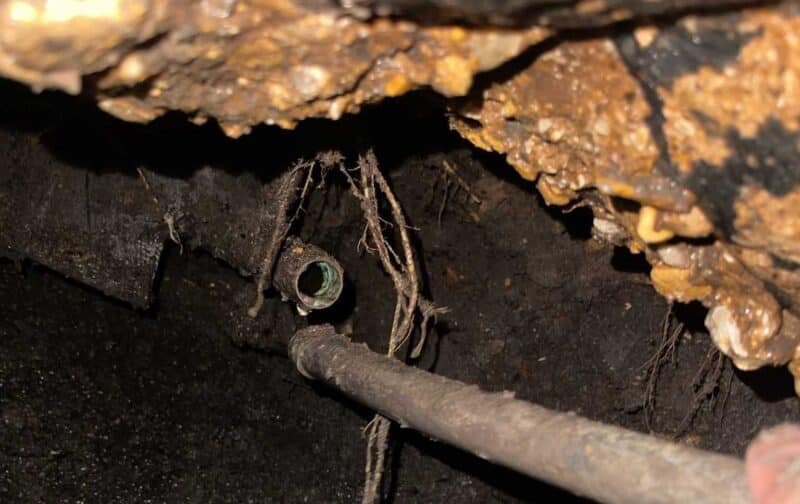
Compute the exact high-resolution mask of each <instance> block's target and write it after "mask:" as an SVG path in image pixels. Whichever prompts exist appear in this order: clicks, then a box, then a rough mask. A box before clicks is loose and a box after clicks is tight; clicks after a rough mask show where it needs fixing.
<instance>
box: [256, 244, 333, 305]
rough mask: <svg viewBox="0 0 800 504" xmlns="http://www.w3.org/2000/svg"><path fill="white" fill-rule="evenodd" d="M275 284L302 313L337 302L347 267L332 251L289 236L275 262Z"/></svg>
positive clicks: (273, 281)
mask: <svg viewBox="0 0 800 504" xmlns="http://www.w3.org/2000/svg"><path fill="white" fill-rule="evenodd" d="M272 284H273V285H274V286H275V288H276V289H277V290H278V291H279V292H280V293H281V296H282V297H283V298H284V300H287V299H289V300H292V301H294V302H295V303H296V305H297V311H298V312H300V314H301V315H304V316H305V315H307V314H308V313H309V312H311V311H313V310H323V309H325V308H328V307H330V306H331V305H333V304H334V303H335V302H336V300H338V299H339V296H340V295H341V294H342V288H343V286H344V270H343V269H342V267H341V265H339V262H338V261H337V260H336V259H334V258H333V256H331V255H330V254H328V253H327V252H325V251H324V250H322V249H321V248H319V247H317V246H316V245H311V244H308V243H304V242H303V241H302V240H300V239H299V238H297V237H289V238H287V239H286V244H285V246H284V249H283V251H282V252H281V254H280V256H279V257H278V261H277V264H276V265H275V273H274V276H273V278H272Z"/></svg>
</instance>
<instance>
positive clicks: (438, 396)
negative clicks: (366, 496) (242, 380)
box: [289, 325, 750, 504]
mask: <svg viewBox="0 0 800 504" xmlns="http://www.w3.org/2000/svg"><path fill="white" fill-rule="evenodd" d="M289 354H290V356H291V358H292V360H293V361H294V363H295V365H296V366H297V369H298V370H299V371H300V373H301V374H303V375H304V376H306V377H307V378H310V379H313V380H319V381H322V382H325V383H327V384H328V385H330V386H332V387H334V388H336V389H338V390H340V391H342V392H343V393H345V394H347V395H348V396H349V397H351V398H353V399H355V400H356V401H358V402H360V403H362V404H365V405H367V406H369V407H370V408H372V409H374V410H376V411H378V412H380V413H381V414H382V415H384V416H387V417H389V418H391V419H393V420H395V421H396V422H397V423H399V424H400V426H401V427H404V428H413V429H415V430H418V431H420V432H422V433H423V434H425V435H427V436H430V437H432V438H435V439H438V440H441V441H445V442H447V443H450V444H452V445H454V446H457V447H458V448H461V449H463V450H466V451H469V452H471V453H474V454H476V455H478V456H479V457H481V458H483V459H486V460H489V461H492V462H495V463H498V464H501V465H504V466H506V467H509V468H511V469H514V470H516V471H519V472H521V473H524V474H527V475H529V476H533V477H534V478H537V479H540V480H543V481H546V482H548V483H550V484H553V485H556V486H559V487H561V488H564V489H566V490H569V491H571V492H573V493H575V494H578V495H581V496H585V497H590V498H592V499H595V500H597V501H599V502H605V503H624V504H628V503H630V504H642V503H681V504H683V503H689V502H703V503H708V504H715V503H720V504H721V503H725V504H735V503H746V502H750V499H749V496H748V495H749V494H748V492H747V485H746V478H745V472H744V464H743V462H742V461H741V460H739V459H736V458H733V457H729V456H725V455H719V454H714V453H711V452H706V451H703V450H697V449H694V448H690V447H687V446H683V445H680V444H677V443H673V442H670V441H666V440H663V439H659V438H656V437H654V436H649V435H646V434H641V433H638V432H633V431H630V430H627V429H623V428H620V427H615V426H611V425H606V424H603V423H600V422H595V421H592V420H588V419H585V418H582V417H580V416H577V415H575V414H572V413H559V412H555V411H552V410H549V409H547V408H544V407H541V406H537V405H535V404H532V403H529V402H526V401H521V400H518V399H514V396H513V393H511V392H499V393H490V392H484V391H482V390H480V389H479V388H478V387H477V386H475V385H467V384H464V383H461V382H459V381H455V380H450V379H448V378H444V377H442V376H438V375H435V374H432V373H428V372H426V371H423V370H421V369H418V368H414V367H410V366H407V365H405V364H403V363H401V362H400V361H398V360H395V359H390V358H388V357H386V356H383V355H379V354H377V353H375V352H372V351H371V350H369V348H367V346H366V345H364V344H356V343H352V342H351V341H350V340H349V339H348V338H346V337H344V336H341V335H338V334H336V331H335V330H334V329H333V327H331V326H329V325H319V326H311V327H308V328H306V329H303V330H301V331H299V332H297V333H296V334H295V335H294V336H293V337H292V339H291V341H290V343H289Z"/></svg>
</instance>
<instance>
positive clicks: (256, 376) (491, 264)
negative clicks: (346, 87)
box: [0, 96, 800, 503]
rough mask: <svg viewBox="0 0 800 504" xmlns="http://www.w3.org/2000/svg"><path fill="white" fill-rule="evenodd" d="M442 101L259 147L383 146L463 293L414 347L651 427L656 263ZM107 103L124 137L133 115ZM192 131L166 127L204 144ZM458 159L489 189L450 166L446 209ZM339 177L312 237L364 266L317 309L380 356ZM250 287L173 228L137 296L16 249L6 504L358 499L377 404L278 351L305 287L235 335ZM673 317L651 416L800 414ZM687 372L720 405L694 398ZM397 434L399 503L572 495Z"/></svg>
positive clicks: (743, 426)
mask: <svg viewBox="0 0 800 504" xmlns="http://www.w3.org/2000/svg"><path fill="white" fill-rule="evenodd" d="M30 99H31V100H32V101H34V102H36V100H40V99H38V98H37V99H34V98H30ZM41 100H46V98H42V99H41ZM56 103H57V104H59V106H63V102H62V101H60V99H56ZM437 107H438V104H436V103H432V102H430V101H428V98H427V97H425V96H416V97H412V98H410V99H408V100H406V101H402V102H400V103H399V104H398V105H395V106H386V107H381V108H378V109H374V110H371V111H368V112H367V113H366V114H364V116H363V117H361V118H358V119H353V120H349V121H345V122H343V123H342V124H337V125H333V126H332V125H330V124H329V123H314V124H312V125H311V126H308V127H302V128H300V130H299V131H297V132H293V133H283V132H275V131H274V130H272V129H264V130H261V131H257V132H256V133H254V134H253V135H252V136H251V138H249V139H248V140H247V142H248V143H247V145H249V146H250V147H249V149H250V150H249V152H251V151H253V150H254V149H252V146H253V145H257V144H261V145H264V146H276V145H281V143H280V142H285V141H287V140H286V139H287V138H291V141H290V142H289V143H290V144H291V147H285V148H284V149H282V150H281V151H280V152H279V153H277V154H275V157H274V158H270V156H271V155H272V153H271V151H272V150H275V149H276V148H273V149H270V148H266V147H265V148H264V149H263V156H265V159H267V160H272V161H274V162H270V163H269V164H270V165H274V164H276V163H278V162H280V163H282V164H281V166H286V165H287V163H288V160H289V159H291V157H292V156H293V155H299V154H301V153H302V152H303V151H304V150H308V151H314V149H316V148H317V147H318V146H320V145H321V144H325V145H327V146H330V145H334V146H337V145H341V146H342V148H343V149H344V150H345V151H346V152H347V153H348V154H350V155H352V152H353V151H357V150H358V149H359V148H361V147H363V146H372V147H374V148H375V149H376V154H377V157H378V159H379V161H380V162H381V163H382V168H383V169H384V170H385V171H386V172H388V173H390V175H391V182H392V184H393V186H394V188H395V190H396V192H397V195H398V197H399V198H400V200H401V201H402V203H403V204H404V206H405V209H406V211H407V213H408V216H409V219H410V221H411V223H412V224H413V225H414V226H415V227H417V228H418V229H419V231H418V232H417V233H416V242H417V246H418V248H419V251H420V260H421V261H422V264H423V269H424V273H425V275H424V277H425V281H426V285H427V291H428V293H429V294H430V296H431V297H432V299H433V300H434V301H435V302H436V303H437V304H439V305H443V306H447V307H449V308H450V310H451V311H450V313H449V314H447V315H446V316H444V317H442V318H441V319H440V320H439V322H438V324H437V326H436V330H435V331H434V334H433V335H432V338H431V340H430V341H429V344H428V346H427V349H426V351H425V353H424V355H423V356H422V358H421V359H420V361H419V363H418V365H420V366H421V367H424V368H426V369H430V370H432V371H434V372H436V373H439V374H442V375H445V376H449V377H453V378H457V379H459V380H463V381H465V382H470V383H477V384H480V385H481V386H482V387H484V388H487V389H491V390H503V389H506V390H513V391H515V392H516V393H517V395H518V396H519V397H521V398H524V399H528V400H531V401H535V402H537V403H540V404H543V405H545V406H548V407H552V408H555V409H558V410H563V411H567V410H569V411H575V412H577V413H579V414H581V415H585V416H587V417H590V418H594V419H598V420H602V421H606V422H611V423H615V424H619V425H623V426H625V427H629V428H633V429H637V430H646V425H645V415H644V410H643V403H644V391H645V387H646V382H647V366H646V363H647V362H648V361H649V359H650V358H651V357H652V355H653V354H654V353H655V351H656V348H657V346H658V344H659V342H660V339H661V338H662V325H663V322H664V318H665V316H666V315H667V312H668V306H667V303H666V302H665V301H664V300H663V299H662V298H660V297H659V296H658V295H657V294H656V293H655V291H654V290H653V288H652V287H651V286H650V285H649V283H648V277H647V275H646V272H647V266H646V264H645V262H644V261H643V260H642V259H641V258H638V257H635V256H631V255H630V254H628V253H627V252H624V251H621V250H614V249H613V248H612V247H610V246H606V245H601V244H597V243H595V242H594V241H593V240H591V239H590V238H589V229H590V225H591V216H590V215H588V213H587V212H586V211H585V210H580V209H578V210H575V211H573V212H571V213H566V214H563V213H561V212H560V211H558V210H555V209H549V208H546V207H545V206H543V204H542V203H541V201H540V200H539V199H538V198H537V196H536V194H535V191H534V190H533V188H532V186H531V185H530V184H528V183H523V182H521V181H520V180H519V179H518V177H517V176H516V175H515V174H514V173H513V171H512V170H511V168H510V167H508V166H507V165H506V164H505V163H504V162H503V160H502V159H500V158H499V157H496V156H491V155H487V154H485V153H481V152H477V151H475V150H474V149H471V148H469V147H467V146H466V144H465V143H464V142H462V141H460V140H459V139H458V138H457V137H456V136H455V135H454V134H452V133H450V132H449V131H448V129H447V125H446V122H445V120H444V119H443V118H442V117H443V116H442V114H441V110H439V109H438V108H437ZM86 113H87V114H88V116H89V117H91V118H96V117H99V116H97V115H96V114H94V113H93V112H86ZM17 120H19V118H18V117H12V118H9V117H5V118H3V121H2V122H3V124H5V126H4V127H5V128H14V127H15V121H17ZM65 120H72V119H71V116H67V117H66V119H65ZM97 120H103V121H107V119H97ZM112 122H113V123H114V124H116V126H114V127H115V128H119V130H118V131H117V133H118V134H119V135H124V134H125V132H126V131H127V130H126V128H128V126H126V125H121V124H117V123H115V122H114V121H112ZM25 127H28V126H25ZM154 127H160V126H158V125H156V126H154ZM161 127H163V128H164V130H163V131H164V132H166V133H165V134H167V133H169V132H170V131H172V130H170V129H169V127H167V126H163V125H162V126H161ZM192 128H193V127H192ZM195 129H196V128H195ZM187 131H190V132H189V133H186V132H187ZM191 131H193V130H191V128H189V129H187V128H186V127H183V126H181V127H179V128H177V129H175V130H174V134H175V135H176V136H177V135H190V138H189V140H186V139H185V138H184V139H183V141H184V142H185V143H187V144H191V142H192V141H193V140H192V138H191V135H195V134H196V133H192V132H191ZM202 131H203V132H204V133H203V135H212V134H213V135H218V134H219V133H217V132H216V131H213V130H210V129H209V128H205V129H203V130H202ZM209 131H213V133H208V132H209ZM112 136H113V135H112ZM292 149H294V150H292ZM151 154H153V155H154V156H157V153H151ZM4 159H5V158H4V157H3V154H2V153H0V160H4ZM276 160H277V161H276ZM445 160H446V161H447V162H449V163H450V164H451V165H452V166H454V167H457V169H458V171H459V173H460V174H461V176H462V177H463V178H464V179H465V180H466V181H468V183H469V184H470V186H471V190H472V191H473V192H474V193H475V195H476V196H478V197H479V198H480V199H481V201H482V202H481V203H480V204H477V203H475V202H473V201H470V200H469V199H468V198H466V194H465V192H464V191H463V190H461V191H460V192H456V188H457V187H458V186H457V185H455V184H454V183H452V184H451V185H450V186H449V189H448V195H447V200H446V204H444V206H443V201H444V200H443V198H444V197H445V196H444V194H445V183H444V182H443V180H442V179H441V177H442V163H443V162H444V161H445ZM2 162H8V160H7V159H5V161H2ZM131 176H136V175H135V172H133V173H131ZM327 187H328V189H327V190H324V191H323V190H318V191H316V192H315V194H314V197H313V198H312V201H311V202H310V203H309V205H308V208H307V214H306V216H305V219H304V220H303V223H302V224H303V225H302V228H301V229H300V232H301V235H302V236H303V238H305V239H307V240H308V241H311V242H314V243H316V244H318V245H320V246H322V247H324V248H326V249H327V250H328V251H329V252H331V253H332V254H333V255H335V256H336V257H338V259H339V260H340V262H341V263H342V265H343V267H344V268H345V270H346V272H347V280H348V285H347V288H346V292H345V294H344V296H343V299H341V300H340V302H339V303H338V304H337V306H336V307H335V308H333V309H331V310H329V311H326V312H320V313H316V314H313V316H312V317H311V322H312V323H320V322H334V323H336V324H337V326H338V327H339V329H340V330H341V331H344V332H347V333H351V334H352V337H353V338H354V339H357V340H363V341H366V342H368V344H369V345H370V347H371V348H373V349H375V350H379V351H384V350H385V345H386V340H387V335H388V329H389V324H390V321H391V315H392V309H393V305H394V292H393V289H392V286H391V283H390V281H389V279H388V278H387V276H386V275H385V274H384V273H383V272H382V271H381V269H380V267H379V265H378V262H377V260H376V259H375V258H374V257H372V256H369V255H366V254H362V253H360V252H359V251H358V249H357V243H358V241H359V239H360V238H361V236H362V232H363V228H364V224H363V220H362V215H361V212H360V209H359V208H358V206H357V204H356V203H355V201H354V200H353V198H352V197H350V196H349V194H348V192H347V190H346V187H345V185H344V184H343V183H342V181H340V180H337V179H336V178H335V177H333V178H332V179H331V180H330V181H329V184H328V186H327ZM0 232H2V230H0ZM252 289H253V284H252V282H251V281H250V280H249V279H245V278H242V277H241V276H239V275H238V274H237V273H236V272H235V271H234V270H233V269H232V268H230V267H229V266H227V265H225V264H222V263H220V262H218V261H216V260H214V259H213V258H211V257H210V256H208V255H206V254H205V253H203V252H202V251H194V252H188V251H186V252H185V253H184V254H183V255H181V254H179V253H178V249H177V247H173V248H170V249H169V250H168V252H167V254H166V255H165V257H164V258H163V261H162V268H161V273H160V278H159V282H158V285H157V289H156V291H157V294H156V295H157V302H156V304H155V305H154V307H153V308H151V309H150V310H148V311H145V312H143V311H137V310H134V309H132V308H130V307H129V306H127V305H125V304H122V303H120V302H117V301H114V300H112V299H110V298H107V297H105V296H103V295H102V294H100V293H98V292H95V291H92V290H90V289H88V288H85V287H83V286H81V285H79V284H77V283H75V282H73V281H70V280H67V279H65V278H63V277H62V276H60V275H59V274H58V273H57V272H53V271H50V270H48V269H46V268H44V267H42V266H38V265H36V264H30V263H27V262H24V261H23V262H22V263H15V262H12V261H10V260H2V261H0V502H264V501H267V502H354V501H357V499H358V498H359V494H360V489H361V484H362V478H363V467H364V447H365V443H364V440H363V437H362V429H363V427H364V426H365V424H366V423H367V422H368V421H369V419H370V418H371V412H370V411H367V410H365V409H363V408H361V407H359V406H358V405H356V404H353V403H351V402H349V401H347V400H345V399H343V398H342V397H340V396H338V395H337V394H336V393H335V392H332V391H329V390H326V389H323V388H319V387H317V386H315V385H314V384H311V383H308V382H306V381H305V380H304V379H302V378H301V377H300V376H299V375H298V374H297V372H296V371H295V370H294V369H293V368H292V366H291V365H290V363H289V361H288V360H287V359H286V358H285V357H284V356H282V355H281V352H280V344H279V343H278V342H279V341H280V340H281V339H282V338H285V337H286V336H287V335H289V334H291V333H292V332H293V331H294V330H295V329H296V328H297V327H299V326H301V325H303V324H305V323H307V321H306V320H304V319H302V318H301V317H299V316H297V315H296V314H295V313H294V311H293V309H292V308H291V307H290V306H289V305H287V304H284V303H281V302H280V301H279V300H278V299H276V298H272V299H271V300H270V301H269V302H268V305H267V306H266V308H265V310H264V311H263V313H262V316H261V320H260V321H259V324H257V327H255V328H254V329H253V330H252V331H251V332H247V333H242V332H241V331H240V326H239V325H238V322H237V321H238V320H240V317H241V314H242V313H243V312H244V311H245V310H246V308H247V303H248V302H249V301H250V300H252V294H253V292H252ZM675 312H676V314H677V317H678V319H679V320H681V321H683V322H684V323H685V324H686V325H687V327H688V328H689V331H688V332H687V333H685V334H684V335H683V336H682V337H681V338H680V340H679V344H678V347H677V355H676V359H675V361H674V363H673V362H666V363H665V364H664V366H663V367H662V369H661V374H660V379H659V381H658V387H657V394H656V398H655V399H656V400H655V410H654V415H653V419H652V423H651V427H652V429H653V430H655V431H656V432H658V433H660V434H662V435H664V436H672V435H676V434H677V435H678V437H679V439H680V440H681V441H682V442H686V443H690V444H692V445H697V446H700V447H704V448H709V449H713V450H717V451H722V452H725V453H733V454H741V453H742V452H743V450H744V447H745V446H746V443H747V442H748V441H749V440H750V439H751V438H752V437H753V436H754V434H755V433H756V432H757V431H758V430H759V429H760V428H763V427H767V426H770V425H773V424H776V423H779V422H782V421H788V420H793V421H797V420H798V419H800V409H799V408H798V400H797V398H796V397H795V396H794V394H793V391H792V385H791V380H790V378H789V375H788V374H787V373H786V372H785V370H782V369H781V370H777V369H768V370H763V371H759V372H755V373H739V372H734V371H733V369H732V368H731V366H730V364H729V363H727V361H726V363H725V366H724V368H723V369H722V370H721V371H720V372H719V373H718V374H719V377H718V378H719V379H716V377H715V379H714V381H713V383H712V384H711V385H708V384H706V386H705V388H704V387H703V384H694V385H693V382H695V381H696V380H695V377H696V376H697V375H698V372H699V371H700V370H701V369H702V366H703V364H704V359H705V358H706V356H707V354H708V351H709V349H710V342H709V339H708V336H707V334H706V333H705V332H704V331H703V330H702V317H703V316H704V313H703V310H702V308H701V307H697V306H688V307H678V308H677V309H676V310H675ZM713 358H715V357H713V356H711V357H710V359H712V360H713ZM695 389H702V390H701V392H703V393H705V392H708V393H709V397H708V398H707V399H708V400H706V401H701V402H698V401H697V400H696V399H695V396H696V395H697V394H695V392H694V390H695ZM693 405H695V406H699V408H698V410H697V412H696V415H694V416H693V420H692V421H691V422H690V421H688V420H687V415H688V414H689V413H690V412H691V411H692V410H693V409H694V406H693ZM689 418H692V417H689ZM394 439H395V444H394V449H393V450H394V459H393V461H394V462H393V465H392V470H391V478H390V480H391V483H390V488H389V492H388V493H389V500H390V501H393V502H398V503H400V502H492V501H499V502H516V501H529V502H551V501H553V500H554V499H555V498H562V499H565V501H568V499H569V496H567V495H566V494H562V493H560V492H559V491H558V490H555V489H552V488H550V487H548V486H546V485H543V484H540V483H537V482H535V481H533V480H531V479H528V478H525V477H522V476H519V475H517V474H515V473H513V472H511V471H507V470H504V469H502V468H498V467H496V466H493V465H491V464H489V463H487V462H485V461H482V460H480V459H478V458H476V457H473V456H471V455H469V454H465V453H463V452H460V451H458V450H455V449H452V448H449V447H447V446H444V445H441V444H438V443H436V442H433V441H430V440H427V439H426V438H425V437H424V436H421V435H419V434H416V433H414V432H407V431H403V432H397V433H396V435H395V437H394ZM572 502H580V500H578V499H574V500H572Z"/></svg>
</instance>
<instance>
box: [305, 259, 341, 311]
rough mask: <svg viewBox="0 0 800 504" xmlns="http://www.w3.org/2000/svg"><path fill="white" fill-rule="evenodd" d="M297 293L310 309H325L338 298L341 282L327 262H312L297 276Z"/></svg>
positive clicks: (334, 269) (333, 268)
mask: <svg viewBox="0 0 800 504" xmlns="http://www.w3.org/2000/svg"><path fill="white" fill-rule="evenodd" d="M297 292H298V294H300V296H301V298H302V300H303V302H304V303H306V304H308V305H309V306H310V307H313V308H315V309H319V308H327V307H328V306H330V305H332V304H333V303H335V302H336V300H337V299H338V298H339V294H341V292H342V280H341V278H340V276H339V274H338V272H337V271H336V268H335V267H334V266H333V265H332V264H330V263H329V262H327V261H313V262H310V263H308V264H307V265H306V267H305V268H304V269H303V271H302V272H301V273H300V275H299V276H298V278H297Z"/></svg>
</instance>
